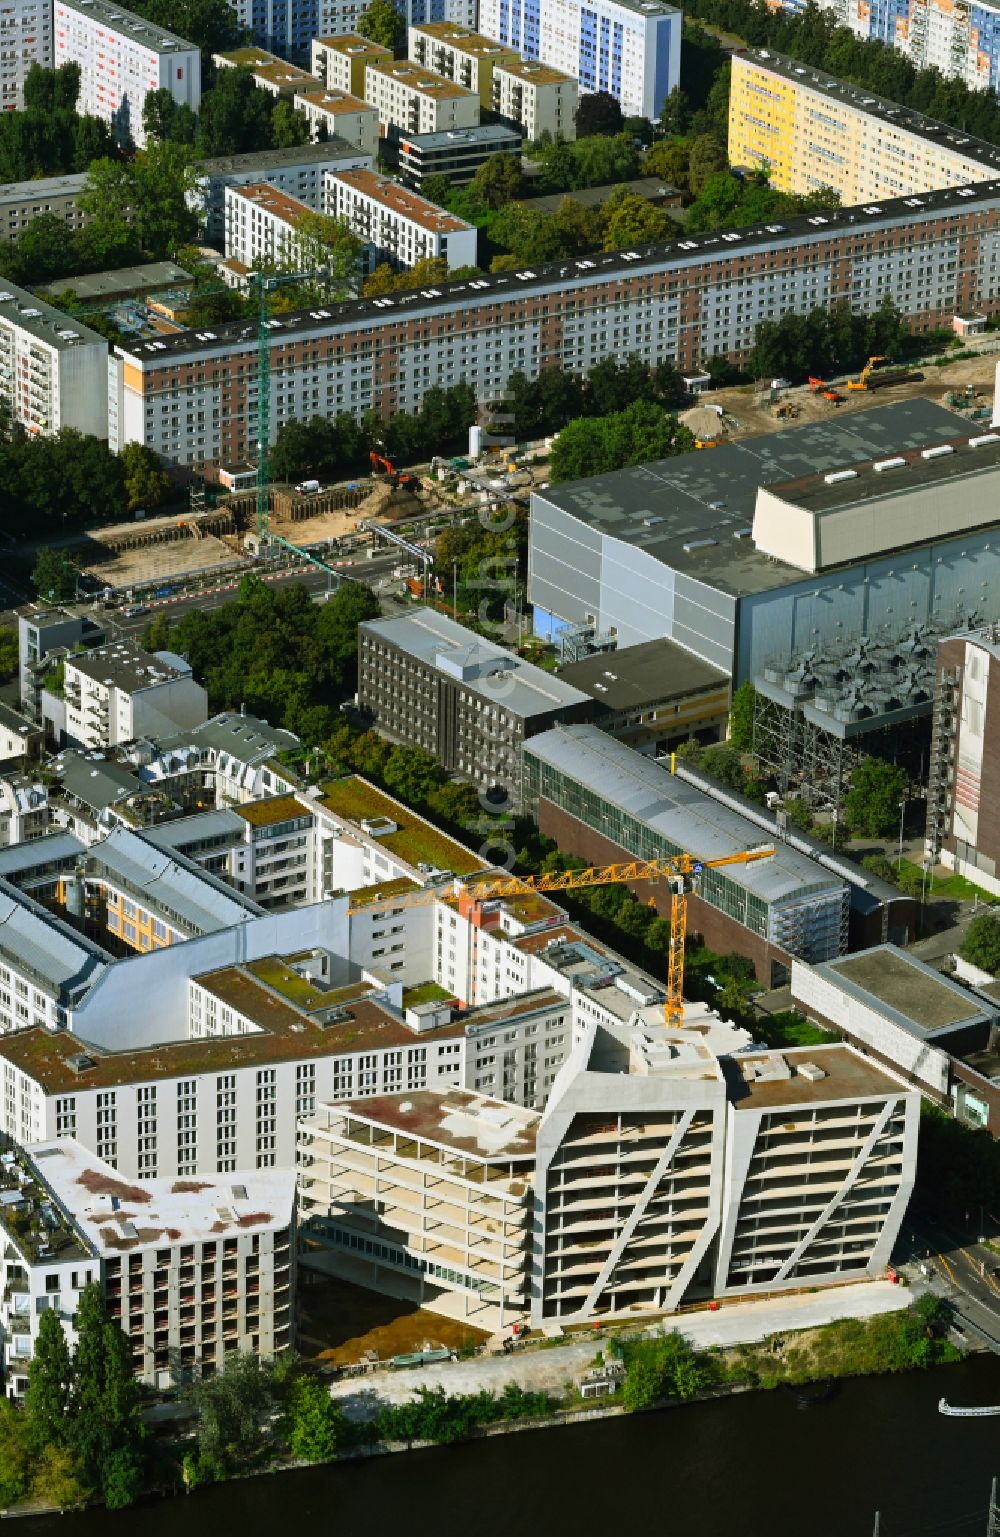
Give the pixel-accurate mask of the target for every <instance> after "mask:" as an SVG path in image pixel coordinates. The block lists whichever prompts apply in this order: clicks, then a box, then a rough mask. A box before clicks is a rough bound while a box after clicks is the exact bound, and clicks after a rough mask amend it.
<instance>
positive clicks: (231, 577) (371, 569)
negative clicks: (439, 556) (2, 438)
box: [0, 548, 401, 639]
mask: <svg viewBox="0 0 1000 1537" xmlns="http://www.w3.org/2000/svg"><path fill="white" fill-rule="evenodd" d="M400 559H401V552H400V551H398V550H390V551H387V552H385V553H378V554H376V555H374V556H372V558H371V559H369V558H368V551H367V549H366V548H362V549H359V550H357V551H355V553H354V555H353V556H352V557H351V559H350V561H349V563H348V561H347V560H346V559H333V560H331V562H330V563H331V565H339V566H340V569H342V570H343V573H344V575H345V576H346V577H350V578H351V580H352V581H356V582H364V583H365V584H366V586H373V587H375V589H376V590H378V588H379V587H380V586H382V585H384V584H388V583H389V582H391V580H392V574H393V572H394V571H395V570H396V568H397V567H398V566H399V564H400ZM251 569H252V568H251V567H249V566H248V567H245V568H242V569H238V570H234V571H233V572H232V574H226V575H224V576H222V577H220V578H219V579H218V580H216V581H215V582H212V583H209V584H207V585H206V586H205V588H204V589H202V590H199V591H189V592H182V593H175V594H172V595H171V596H170V597H164V598H150V599H149V600H148V601H147V602H145V603H143V604H142V605H141V608H142V612H141V613H138V614H132V615H131V616H129V617H126V615H125V612H124V610H123V609H106V608H103V607H101V606H97V605H93V604H79V605H77V604H72V605H70V606H71V607H73V608H74V609H79V611H80V612H87V613H92V614H93V617H94V618H95V619H96V621H97V622H98V623H99V624H102V625H103V626H104V627H105V628H106V629H107V631H108V633H109V635H111V636H113V637H114V638H116V639H117V638H120V637H121V636H127V635H141V634H142V632H143V630H144V629H145V628H146V626H147V625H148V623H149V621H150V619H151V618H152V617H153V616H154V615H155V614H158V613H161V612H164V611H165V612H166V613H168V614H169V616H170V618H171V619H179V618H180V616H181V615H182V614H185V613H188V612H189V611H190V610H191V609H195V608H199V609H202V610H204V611H210V610H212V609H216V608H221V607H222V605H223V604H225V603H231V602H232V600H233V596H234V594H235V592H236V590H237V588H238V587H239V584H240V580H241V578H242V577H243V576H245V575H246V574H247V572H248V571H250V570H251ZM263 576H264V580H265V581H266V582H267V583H268V585H269V586H282V585H284V584H285V583H287V582H299V583H301V584H302V586H304V587H305V588H306V589H307V590H308V591H309V592H311V593H314V594H317V595H318V594H319V593H321V592H325V591H326V590H327V588H328V587H330V586H332V585H333V580H334V579H333V577H331V576H330V575H329V574H328V573H327V572H326V571H320V570H317V569H316V567H315V566H309V565H305V564H296V565H294V566H292V567H289V568H288V569H285V570H281V571H268V572H265V573H263ZM4 600H6V601H7V602H8V603H9V604H10V607H8V608H5V609H4V610H3V611H0V625H9V626H12V627H15V626H16V625H17V615H16V613H14V607H15V605H16V604H18V603H26V602H28V601H29V595H28V594H26V593H24V594H21V593H18V592H17V591H16V589H13V588H11V587H10V586H9V584H6V583H3V582H0V601H4Z"/></svg>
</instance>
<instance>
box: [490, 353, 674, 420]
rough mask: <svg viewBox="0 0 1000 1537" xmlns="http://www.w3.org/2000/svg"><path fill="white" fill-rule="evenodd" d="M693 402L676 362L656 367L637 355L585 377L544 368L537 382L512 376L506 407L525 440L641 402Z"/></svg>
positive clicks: (606, 362)
mask: <svg viewBox="0 0 1000 1537" xmlns="http://www.w3.org/2000/svg"><path fill="white" fill-rule="evenodd" d="M687 398H688V397H687V393H686V390H685V386H684V380H683V378H682V377H681V375H680V373H678V371H677V369H676V368H675V367H674V365H673V364H672V363H669V362H663V363H658V364H657V365H656V366H655V367H654V368H650V367H649V365H648V364H646V363H644V362H643V361H642V359H641V358H640V357H637V356H636V354H635V353H632V354H631V355H630V356H629V357H627V358H623V359H622V360H621V361H619V359H618V358H616V357H607V358H604V359H602V361H601V362H600V363H595V364H594V366H593V368H591V369H590V370H588V372H587V373H586V374H585V375H584V374H576V373H571V372H569V370H567V369H562V368H543V369H542V371H541V373H539V374H538V375H537V376H536V377H535V378H534V379H529V378H528V377H527V375H526V374H523V373H515V374H512V375H511V378H510V380H509V382H508V385H507V390H506V392H505V395H504V399H503V403H502V404H503V409H504V411H505V412H507V413H509V415H510V416H512V417H513V431H514V433H515V434H516V436H517V437H518V438H519V439H520V440H522V441H523V440H524V439H529V440H530V439H532V438H541V437H548V436H549V435H550V434H551V433H553V432H559V431H560V430H561V429H562V428H563V427H565V426H566V425H567V423H568V422H571V421H574V420H575V419H576V418H578V417H581V416H588V417H594V416H602V417H603V416H611V415H612V414H614V413H618V412H623V411H626V410H627V409H628V408H629V407H630V406H631V405H633V403H636V402H638V403H652V404H655V405H658V406H663V407H665V408H666V409H667V410H676V409H677V408H678V407H679V406H683V405H684V404H685V403H686V402H687Z"/></svg>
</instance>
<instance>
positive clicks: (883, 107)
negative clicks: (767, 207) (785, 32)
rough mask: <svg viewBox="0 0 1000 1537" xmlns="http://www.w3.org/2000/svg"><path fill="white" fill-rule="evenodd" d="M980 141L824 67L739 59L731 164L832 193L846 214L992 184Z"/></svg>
mask: <svg viewBox="0 0 1000 1537" xmlns="http://www.w3.org/2000/svg"><path fill="white" fill-rule="evenodd" d="M972 143H973V141H971V140H970V139H968V137H967V136H966V135H965V134H962V133H960V132H959V131H958V130H956V129H951V128H947V127H945V126H944V125H943V124H941V123H936V122H934V121H933V120H932V119H931V118H926V117H923V116H922V115H921V114H920V113H919V112H912V111H910V110H909V109H908V108H906V107H899V106H896V105H895V103H893V102H890V101H886V100H885V99H884V98H882V97H879V96H872V95H870V94H869V93H867V92H865V91H863V90H862V89H860V88H859V87H857V86H853V85H848V84H846V83H845V82H844V81H842V80H837V79H835V78H834V77H833V76H832V75H828V74H826V73H825V72H824V71H822V70H814V69H812V68H810V67H807V66H805V65H802V64H797V63H796V62H795V61H794V59H786V58H784V57H783V56H782V55H781V54H775V53H770V52H767V51H765V50H763V49H748V50H747V51H746V52H745V53H738V54H734V56H733V77H732V90H731V93H730V98H729V159H730V163H731V164H732V165H735V166H750V167H755V166H760V165H766V166H767V167H768V168H769V169H770V172H771V181H772V183H773V185H774V186H775V187H777V188H778V189H779V191H781V192H793V193H799V194H806V193H810V192H815V191H817V190H818V189H819V188H820V187H832V188H833V190H834V191H835V192H837V193H838V194H839V197H840V201H841V203H842V204H843V205H844V206H845V207H851V206H853V205H856V204H859V203H870V202H872V201H873V200H876V199H878V198H891V197H916V196H920V194H922V193H925V192H934V191H938V190H940V189H943V188H946V187H961V186H966V185H968V184H970V183H974V182H981V181H989V180H991V179H992V178H993V177H994V176H995V174H996V172H995V168H994V167H993V166H989V165H986V164H984V163H983V162H982V161H980V160H979V159H977V158H976V157H975V155H974V154H973V153H970V152H969V149H971V146H972Z"/></svg>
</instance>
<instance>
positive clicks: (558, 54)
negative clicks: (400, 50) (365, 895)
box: [479, 0, 683, 119]
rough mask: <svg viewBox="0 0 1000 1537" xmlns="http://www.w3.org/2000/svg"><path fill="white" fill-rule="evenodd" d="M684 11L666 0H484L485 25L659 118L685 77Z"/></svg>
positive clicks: (630, 107) (628, 106)
mask: <svg viewBox="0 0 1000 1537" xmlns="http://www.w3.org/2000/svg"><path fill="white" fill-rule="evenodd" d="M682 22H683V17H682V14H681V12H680V11H679V10H677V9H675V8H674V7H673V6H672V5H667V4H665V3H664V0H590V3H588V4H587V5H584V6H581V5H580V4H579V3H578V0H481V3H480V6H479V29H480V31H481V32H485V33H486V35H487V36H488V37H495V38H496V39H497V40H498V42H501V43H503V44H505V45H506V46H507V47H510V48H514V49H516V50H517V51H518V52H519V53H521V54H522V55H523V56H524V57H525V58H526V59H540V60H541V62H542V63H543V64H551V65H553V66H554V67H555V68H556V69H560V70H563V71H565V73H566V74H567V75H571V76H572V77H573V78H574V79H575V80H578V81H579V84H580V92H581V94H582V93H584V92H587V91H608V92H609V93H610V94H611V95H612V96H614V98H615V99H616V101H618V102H620V104H621V109H622V111H623V112H624V113H625V115H626V117H646V118H650V119H655V118H657V117H659V115H660V109H661V108H662V106H663V103H664V101H665V100H666V98H667V96H668V95H669V94H670V92H671V91H672V90H673V89H674V87H675V86H676V85H677V84H678V82H679V80H680V57H681V26H682Z"/></svg>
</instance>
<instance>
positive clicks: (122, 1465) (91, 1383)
mask: <svg viewBox="0 0 1000 1537" xmlns="http://www.w3.org/2000/svg"><path fill="white" fill-rule="evenodd" d="M76 1330H77V1345H76V1351H75V1353H74V1356H73V1378H72V1387H71V1391H70V1406H69V1418H68V1424H67V1431H68V1438H69V1445H70V1448H71V1449H72V1450H73V1451H74V1452H75V1453H76V1456H77V1458H78V1459H79V1466H80V1470H81V1473H82V1475H83V1477H84V1478H85V1479H86V1480H87V1481H88V1482H89V1483H90V1484H91V1485H92V1486H93V1487H94V1488H96V1489H99V1490H100V1491H101V1494H102V1495H103V1497H104V1500H105V1503H106V1504H107V1505H108V1506H109V1508H111V1509H120V1508H121V1507H122V1506H125V1505H130V1504H131V1503H132V1502H133V1500H134V1499H135V1497H136V1495H137V1494H138V1492H139V1487H140V1477H141V1469H142V1458H143V1442H144V1436H145V1433H144V1429H143V1425H142V1420H141V1419H140V1416H139V1399H138V1389H137V1388H136V1383H135V1377H134V1376H133V1373H132V1360H131V1354H130V1350H129V1343H128V1339H127V1338H126V1336H125V1335H124V1334H123V1333H122V1331H121V1329H120V1328H119V1327H118V1325H117V1324H116V1323H114V1322H112V1321H111V1319H109V1318H108V1315H107V1311H106V1309H105V1305H104V1298H103V1296H102V1294H101V1289H100V1287H99V1286H98V1285H97V1284H96V1283H93V1282H92V1283H91V1284H90V1285H89V1286H85V1287H84V1289H83V1291H82V1292H81V1293H80V1302H79V1306H78V1309H77V1317H76Z"/></svg>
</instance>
